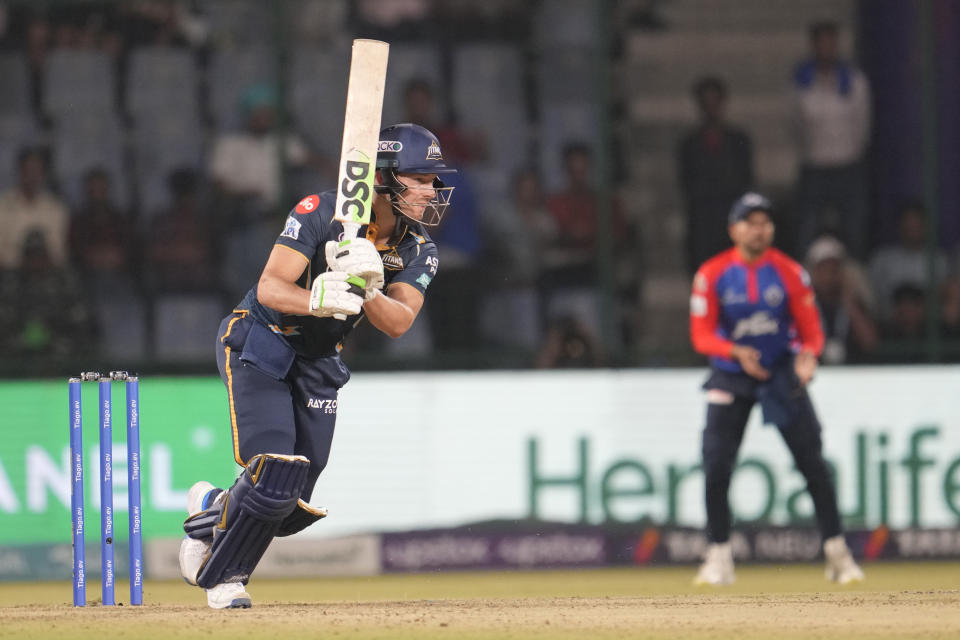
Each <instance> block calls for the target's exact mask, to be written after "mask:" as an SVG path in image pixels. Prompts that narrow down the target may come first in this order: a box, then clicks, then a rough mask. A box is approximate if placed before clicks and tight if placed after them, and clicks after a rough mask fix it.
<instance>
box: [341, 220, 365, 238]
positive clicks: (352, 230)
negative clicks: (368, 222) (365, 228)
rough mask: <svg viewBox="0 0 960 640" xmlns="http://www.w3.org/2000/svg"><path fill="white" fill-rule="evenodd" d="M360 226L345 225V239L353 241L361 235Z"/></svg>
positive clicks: (354, 223)
mask: <svg viewBox="0 0 960 640" xmlns="http://www.w3.org/2000/svg"><path fill="white" fill-rule="evenodd" d="M360 226H361V225H359V224H357V223H356V222H344V223H343V239H344V240H347V239H353V238H356V237H357V236H358V235H360Z"/></svg>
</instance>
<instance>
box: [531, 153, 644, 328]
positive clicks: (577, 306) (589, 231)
mask: <svg viewBox="0 0 960 640" xmlns="http://www.w3.org/2000/svg"><path fill="white" fill-rule="evenodd" d="M563 169H564V174H565V177H566V185H565V187H564V188H563V189H562V190H561V191H559V192H556V193H553V194H551V195H550V196H549V197H548V198H547V210H548V211H549V212H550V215H551V216H552V218H553V222H554V225H555V226H556V229H557V234H556V236H555V239H554V242H553V243H552V245H551V246H549V247H548V248H547V261H546V263H545V265H544V270H543V278H542V280H541V282H542V284H543V288H542V291H543V293H544V295H545V296H546V303H545V306H546V316H547V320H548V322H549V321H550V320H551V319H553V318H555V317H558V316H563V315H573V316H575V317H576V318H577V320H578V321H579V322H580V323H581V324H583V325H584V326H585V327H586V328H587V329H588V330H589V331H590V332H591V333H592V334H593V335H599V334H600V331H601V328H600V316H599V311H598V309H599V307H600V302H599V287H598V283H599V272H598V262H597V256H598V240H599V238H598V229H599V215H600V212H599V210H598V198H597V191H596V188H595V187H594V185H593V154H592V151H591V150H590V147H588V146H587V145H586V144H584V143H581V142H571V143H569V144H567V145H566V146H565V147H564V149H563ZM611 203H612V211H611V227H612V229H611V233H612V235H613V237H612V238H611V242H610V244H611V246H612V247H613V251H614V255H613V256H612V258H611V260H612V261H613V262H614V263H615V264H617V263H619V262H621V259H622V258H624V257H625V256H626V255H627V253H628V250H630V249H632V248H633V241H632V237H631V236H632V231H631V230H630V229H629V227H628V226H627V223H626V219H625V217H624V214H623V209H622V207H621V206H620V203H619V201H618V200H617V199H616V198H612V199H611ZM629 272H630V273H631V276H630V277H631V278H632V277H635V275H636V272H637V269H635V268H634V269H629ZM615 287H616V288H618V289H628V288H630V283H629V282H626V281H622V282H616V283H615Z"/></svg>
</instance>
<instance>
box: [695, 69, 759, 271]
mask: <svg viewBox="0 0 960 640" xmlns="http://www.w3.org/2000/svg"><path fill="white" fill-rule="evenodd" d="M693 98H694V100H695V102H696V104H697V109H698V110H699V113H700V123H699V125H698V126H697V128H696V129H694V130H693V131H691V132H689V133H687V134H686V135H685V136H684V138H683V140H682V141H681V143H680V146H679V148H678V152H677V156H678V160H679V162H678V169H679V183H680V189H681V191H682V192H683V199H684V203H685V205H686V211H687V256H686V257H687V268H688V269H689V270H690V273H691V274H692V273H693V272H694V271H696V270H697V267H699V266H700V264H701V263H703V262H704V261H705V260H706V259H707V258H709V257H711V256H713V255H715V254H717V253H719V252H720V251H722V250H723V249H725V248H727V247H728V246H729V242H728V239H727V234H726V231H725V230H726V226H727V208H728V205H727V203H729V202H733V201H734V200H736V199H737V197H739V196H740V194H742V193H745V192H746V191H748V190H749V189H750V188H751V187H753V143H752V142H751V140H750V136H749V135H747V133H746V132H745V131H743V130H742V129H739V128H737V127H733V126H731V125H729V124H727V122H726V106H727V86H726V84H725V83H724V82H723V81H722V80H720V79H719V78H716V77H713V76H708V77H704V78H700V79H699V80H698V81H697V82H696V84H694V86H693Z"/></svg>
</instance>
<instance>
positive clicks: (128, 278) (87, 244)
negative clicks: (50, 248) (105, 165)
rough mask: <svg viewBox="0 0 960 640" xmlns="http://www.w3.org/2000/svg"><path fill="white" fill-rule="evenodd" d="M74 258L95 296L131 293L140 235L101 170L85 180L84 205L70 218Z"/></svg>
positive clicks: (96, 169)
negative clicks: (137, 236)
mask: <svg viewBox="0 0 960 640" xmlns="http://www.w3.org/2000/svg"><path fill="white" fill-rule="evenodd" d="M69 238H70V255H71V257H72V260H73V264H74V265H75V266H76V267H77V269H78V270H79V272H80V275H81V277H82V278H83V279H84V281H85V286H86V288H87V289H88V290H89V291H91V292H94V293H96V292H100V293H107V294H108V295H111V294H116V293H118V292H119V290H120V289H123V290H126V291H130V290H131V289H132V286H133V282H134V279H135V278H136V276H137V274H136V267H137V266H138V265H135V264H134V261H133V256H134V255H137V242H136V240H137V239H136V234H135V233H134V231H133V225H132V224H131V221H130V215H129V214H128V213H127V212H125V211H121V209H120V207H119V206H118V205H117V204H116V202H115V201H114V200H113V198H112V196H111V193H110V176H109V174H108V173H107V172H106V171H104V170H103V169H100V168H95V169H91V170H90V171H89V172H88V173H87V175H86V177H85V178H84V196H83V204H82V205H81V206H80V208H79V209H78V210H77V211H75V212H74V213H73V214H72V215H71V216H70V236H69Z"/></svg>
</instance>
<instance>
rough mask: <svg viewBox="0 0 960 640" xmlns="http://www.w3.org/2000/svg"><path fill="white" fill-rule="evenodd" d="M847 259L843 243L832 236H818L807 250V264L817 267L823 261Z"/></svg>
mask: <svg viewBox="0 0 960 640" xmlns="http://www.w3.org/2000/svg"><path fill="white" fill-rule="evenodd" d="M846 257H847V250H846V249H844V248H843V243H842V242H840V241H839V240H837V239H836V238H834V237H833V236H820V237H819V238H817V239H816V240H814V241H813V244H811V245H810V248H809V249H807V264H808V265H810V266H813V265H818V264H820V263H821V262H823V261H824V260H843V259H844V258H846Z"/></svg>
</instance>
